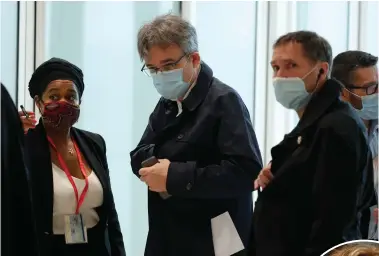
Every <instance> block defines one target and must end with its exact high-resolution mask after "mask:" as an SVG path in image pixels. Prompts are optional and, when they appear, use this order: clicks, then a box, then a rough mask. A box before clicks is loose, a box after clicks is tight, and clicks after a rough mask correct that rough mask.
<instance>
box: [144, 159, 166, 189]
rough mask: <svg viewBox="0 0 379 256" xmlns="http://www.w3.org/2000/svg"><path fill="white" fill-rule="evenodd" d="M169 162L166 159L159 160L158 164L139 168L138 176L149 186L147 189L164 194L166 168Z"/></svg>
mask: <svg viewBox="0 0 379 256" xmlns="http://www.w3.org/2000/svg"><path fill="white" fill-rule="evenodd" d="M169 166H170V161H169V160H168V159H159V163H157V164H155V165H153V166H151V167H145V168H141V169H140V170H139V175H141V178H140V179H141V180H142V181H143V182H145V183H146V185H148V186H149V189H150V190H151V191H154V192H166V191H167V189H166V181H167V173H168V167H169Z"/></svg>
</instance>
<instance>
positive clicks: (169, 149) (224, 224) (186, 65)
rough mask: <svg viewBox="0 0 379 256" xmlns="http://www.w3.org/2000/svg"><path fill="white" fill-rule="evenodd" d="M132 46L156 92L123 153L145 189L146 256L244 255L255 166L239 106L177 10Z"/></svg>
mask: <svg viewBox="0 0 379 256" xmlns="http://www.w3.org/2000/svg"><path fill="white" fill-rule="evenodd" d="M138 52H139V55H140V57H141V60H143V61H144V63H145V64H144V65H143V67H142V71H143V72H145V73H146V74H147V75H148V76H150V77H151V78H152V81H153V84H154V86H155V88H156V90H157V91H158V93H159V94H160V95H161V96H162V97H161V99H160V100H159V102H158V103H157V105H156V107H155V109H154V110H153V112H152V114H151V115H150V118H149V121H148V125H147V127H146V130H145V132H144V134H143V135H142V138H141V140H140V142H139V143H138V146H137V147H136V149H134V150H133V151H132V152H131V153H130V156H131V166H132V169H133V172H134V174H135V175H137V177H139V178H140V179H141V180H142V181H143V182H145V183H146V185H147V186H148V188H149V192H148V207H149V234H148V237H147V242H146V248H145V255H146V256H178V255H180V256H212V255H245V251H244V247H245V245H246V244H247V241H248V237H249V229H250V223H251V214H252V189H253V187H252V182H253V180H254V179H255V178H256V177H257V175H258V173H259V171H260V169H261V168H262V160H261V155H260V151H259V148H258V143H257V140H256V137H255V133H254V130H253V127H252V123H251V120H250V116H249V112H248V110H247V108H246V106H245V104H244V103H243V101H242V99H241V97H240V96H239V94H238V93H237V92H236V91H235V90H234V89H232V88H231V87H229V86H228V85H226V84H224V83H223V82H221V81H220V80H218V79H217V78H215V77H214V76H213V72H212V69H211V68H210V67H209V66H208V65H206V64H205V63H204V62H202V61H201V58H200V54H199V52H198V42H197V35H196V30H195V28H194V27H193V26H192V25H191V24H190V23H189V22H187V21H185V20H183V19H182V18H180V17H179V16H175V15H164V16H160V17H157V18H156V19H154V20H153V21H152V22H150V23H148V24H146V25H144V26H143V27H142V28H141V29H140V31H139V33H138ZM152 157H153V158H152ZM146 160H147V161H146ZM142 162H144V163H142ZM143 167H144V168H143ZM220 253H221V254H220Z"/></svg>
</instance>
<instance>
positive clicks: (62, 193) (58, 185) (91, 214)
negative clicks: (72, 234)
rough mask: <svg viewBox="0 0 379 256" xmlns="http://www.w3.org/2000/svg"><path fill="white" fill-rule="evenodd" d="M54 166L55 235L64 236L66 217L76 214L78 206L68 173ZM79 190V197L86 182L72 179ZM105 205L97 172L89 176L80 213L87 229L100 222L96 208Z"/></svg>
mask: <svg viewBox="0 0 379 256" xmlns="http://www.w3.org/2000/svg"><path fill="white" fill-rule="evenodd" d="M52 165H53V182H54V206H53V233H54V234H56V235H63V234H64V233H65V222H64V216H65V215H67V214H75V209H76V206H77V202H76V197H75V192H74V188H73V187H72V185H71V183H70V181H69V180H68V178H67V176H66V173H65V172H64V171H63V170H62V169H60V168H59V167H58V166H56V165H55V164H52ZM72 178H73V180H74V182H75V185H76V187H77V189H78V194H79V196H80V195H81V194H82V192H83V189H84V187H85V184H86V183H85V180H84V179H83V180H82V179H78V178H75V177H72ZM102 204H103V187H102V185H101V183H100V180H99V179H98V177H97V176H96V174H95V172H93V171H92V172H91V174H90V175H89V176H88V192H87V195H86V197H85V198H84V202H83V204H82V205H81V206H80V209H79V212H80V213H81V214H82V216H83V222H84V225H85V226H86V227H87V228H92V227H94V226H95V225H96V224H97V223H98V222H99V216H98V214H97V212H96V211H95V208H96V207H99V206H101V205H102Z"/></svg>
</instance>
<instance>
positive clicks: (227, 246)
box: [211, 212, 245, 256]
mask: <svg viewBox="0 0 379 256" xmlns="http://www.w3.org/2000/svg"><path fill="white" fill-rule="evenodd" d="M211 226H212V237H213V247H214V251H215V256H230V255H232V254H234V253H237V252H240V251H242V250H244V249H245V247H244V245H243V243H242V240H241V238H240V236H239V234H238V232H237V229H236V227H235V226H234V223H233V220H232V218H231V217H230V215H229V212H224V213H223V214H221V215H219V216H217V217H215V218H213V219H212V220H211Z"/></svg>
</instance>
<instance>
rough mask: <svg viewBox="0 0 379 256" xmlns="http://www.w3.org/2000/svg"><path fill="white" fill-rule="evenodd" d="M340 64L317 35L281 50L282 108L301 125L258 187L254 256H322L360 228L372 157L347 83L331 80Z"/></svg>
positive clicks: (302, 36)
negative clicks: (344, 89)
mask: <svg viewBox="0 0 379 256" xmlns="http://www.w3.org/2000/svg"><path fill="white" fill-rule="evenodd" d="M332 56H333V55H332V49H331V46H330V44H329V43H328V42H327V41H326V40H325V39H324V38H322V37H321V36H319V35H317V34H316V33H314V32H310V31H296V32H291V33H288V34H286V35H283V36H281V37H280V38H279V39H278V40H276V42H275V43H274V45H273V55H272V60H271V66H272V69H273V76H274V78H273V86H274V91H275V97H276V100H277V101H278V102H279V103H280V104H281V105H283V106H284V107H285V108H288V109H292V110H294V111H296V112H297V114H298V116H299V118H300V120H299V122H298V124H297V125H296V127H295V128H294V129H293V130H292V131H291V132H290V133H289V134H287V135H285V136H284V139H283V140H282V141H281V142H280V143H279V144H278V145H277V146H275V147H273V148H272V149H271V155H272V161H271V163H270V165H269V166H268V167H267V168H265V169H264V170H262V172H261V173H260V175H259V176H258V179H257V180H256V182H255V183H256V185H257V189H259V191H260V192H259V196H258V199H257V202H256V205H255V208H254V215H253V224H252V229H253V232H252V237H251V245H250V246H251V248H250V251H249V255H254V256H274V255H275V256H276V255H281V256H287V255H291V256H292V255H303V256H319V255H321V254H322V253H323V252H325V251H326V250H327V249H329V248H331V247H333V246H334V245H337V244H340V243H341V242H343V241H344V239H345V235H346V232H347V230H350V229H351V225H352V223H355V222H356V221H357V220H356V219H357V211H358V206H357V200H358V198H359V197H360V186H361V182H360V181H361V178H362V176H363V170H365V168H367V166H368V165H370V164H371V162H370V161H369V157H370V152H369V150H368V147H367V142H366V137H365V127H364V125H363V122H362V120H361V119H360V118H359V117H358V115H357V114H356V113H355V112H354V111H353V109H352V108H351V107H350V106H349V104H347V103H345V102H343V101H341V100H340V93H341V84H340V82H338V81H336V80H334V79H329V74H330V70H331V64H332ZM267 173H270V175H267ZM263 177H265V179H264V178H263ZM268 181H269V182H268ZM354 235H355V236H356V237H357V238H359V235H360V233H359V232H357V233H356V234H354Z"/></svg>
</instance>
